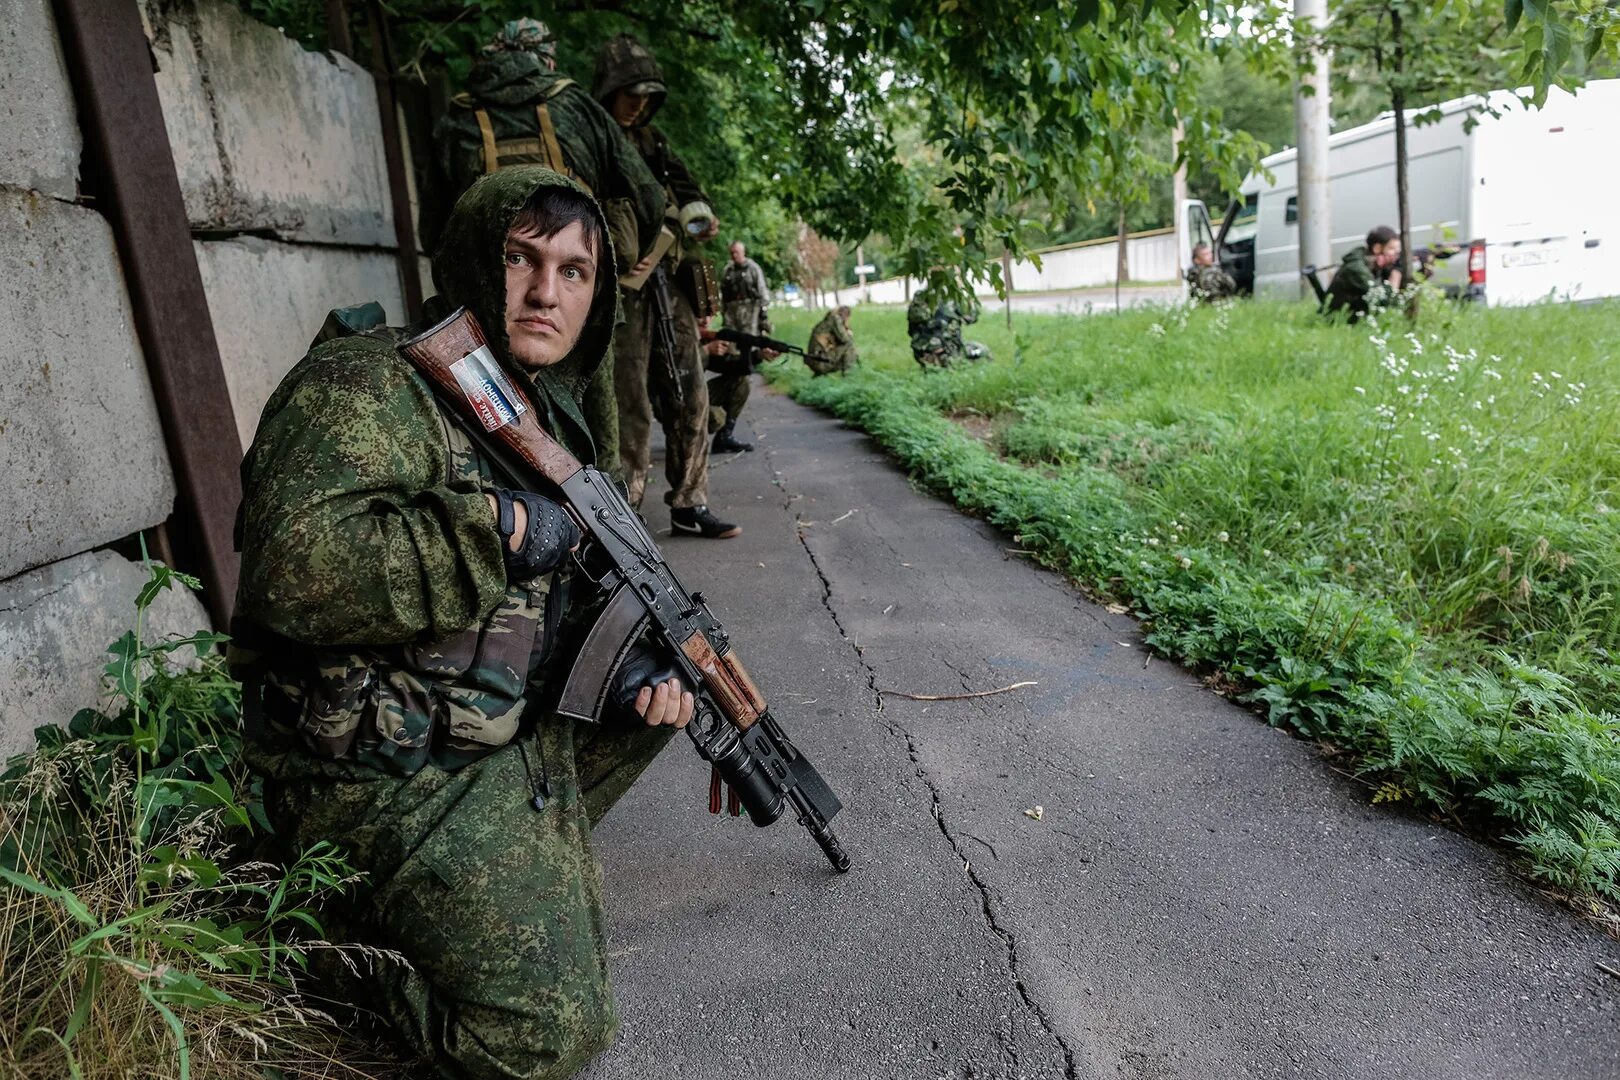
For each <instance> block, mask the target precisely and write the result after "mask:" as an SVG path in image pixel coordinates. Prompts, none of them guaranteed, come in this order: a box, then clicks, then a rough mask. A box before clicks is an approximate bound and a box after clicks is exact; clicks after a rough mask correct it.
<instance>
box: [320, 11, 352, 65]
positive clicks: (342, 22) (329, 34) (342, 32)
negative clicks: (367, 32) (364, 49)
mask: <svg viewBox="0 0 1620 1080" xmlns="http://www.w3.org/2000/svg"><path fill="white" fill-rule="evenodd" d="M326 47H327V48H328V49H329V50H331V51H332V52H335V53H342V54H343V55H344V56H350V57H352V56H353V55H354V37H353V35H351V34H350V33H349V8H348V5H347V4H345V3H344V2H343V0H326Z"/></svg>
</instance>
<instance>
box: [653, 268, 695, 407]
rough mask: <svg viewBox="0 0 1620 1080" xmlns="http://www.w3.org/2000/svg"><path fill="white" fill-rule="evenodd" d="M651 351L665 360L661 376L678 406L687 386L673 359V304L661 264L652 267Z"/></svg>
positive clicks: (682, 399)
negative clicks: (662, 375)
mask: <svg viewBox="0 0 1620 1080" xmlns="http://www.w3.org/2000/svg"><path fill="white" fill-rule="evenodd" d="M649 284H650V285H651V286H652V309H653V349H652V351H653V354H654V355H656V356H659V357H661V358H662V359H663V361H664V377H665V379H666V380H667V381H668V382H669V394H670V397H671V398H672V399H673V401H674V403H675V407H676V408H677V409H679V408H680V407H681V405H682V404H684V403H685V400H686V388H685V387H683V386H682V385H681V365H680V364H679V363H677V362H676V359H675V306H674V304H673V302H671V300H670V298H669V275H668V274H667V273H665V272H664V264H663V263H659V264H658V265H657V266H655V267H653V272H652V280H651V281H650V282H649Z"/></svg>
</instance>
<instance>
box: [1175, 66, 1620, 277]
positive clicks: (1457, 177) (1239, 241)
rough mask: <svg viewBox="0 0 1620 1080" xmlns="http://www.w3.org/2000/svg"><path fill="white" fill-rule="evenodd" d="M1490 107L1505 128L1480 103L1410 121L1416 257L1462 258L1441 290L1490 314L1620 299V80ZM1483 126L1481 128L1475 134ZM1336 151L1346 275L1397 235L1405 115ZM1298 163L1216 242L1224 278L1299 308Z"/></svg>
mask: <svg viewBox="0 0 1620 1080" xmlns="http://www.w3.org/2000/svg"><path fill="white" fill-rule="evenodd" d="M1489 100H1490V104H1491V106H1492V107H1493V108H1495V109H1496V110H1497V111H1498V112H1499V113H1501V115H1500V116H1498V117H1495V118H1493V117H1491V116H1489V115H1488V114H1483V113H1479V112H1478V111H1477V109H1476V108H1475V106H1477V105H1478V104H1479V103H1480V102H1481V101H1482V99H1481V98H1480V97H1478V96H1475V97H1471V98H1459V99H1458V100H1456V101H1448V102H1446V103H1445V104H1443V105H1440V106H1438V107H1437V109H1436V110H1434V111H1438V113H1439V115H1440V118H1439V120H1438V121H1436V122H1434V123H1426V124H1423V125H1421V126H1419V125H1417V124H1414V123H1412V118H1413V117H1415V116H1417V115H1419V114H1421V113H1424V112H1428V111H1430V110H1419V109H1412V110H1408V112H1407V129H1406V139H1407V153H1408V158H1409V164H1408V173H1407V176H1408V185H1409V191H1410V194H1411V213H1412V246H1413V247H1414V248H1419V247H1425V246H1428V247H1433V246H1435V245H1438V244H1448V243H1449V244H1456V245H1461V246H1462V247H1463V248H1464V253H1463V254H1462V255H1459V256H1458V257H1456V258H1452V259H1449V260H1446V261H1443V262H1441V263H1439V264H1438V266H1437V270H1436V274H1435V280H1436V282H1437V283H1438V284H1440V285H1442V286H1444V287H1445V288H1446V290H1447V291H1448V292H1453V293H1458V294H1463V295H1467V296H1470V297H1472V298H1474V299H1478V300H1482V301H1484V302H1487V303H1490V304H1527V303H1532V302H1534V301H1537V300H1542V299H1546V298H1549V297H1552V298H1555V299H1573V300H1592V299H1598V298H1600V297H1605V296H1620V200H1617V199H1616V198H1615V197H1614V195H1613V192H1612V191H1611V190H1610V187H1611V185H1612V184H1613V183H1614V182H1615V178H1616V177H1617V176H1620V138H1617V134H1620V132H1617V130H1616V125H1617V124H1620V79H1602V80H1596V81H1593V82H1590V83H1588V84H1587V85H1586V86H1584V87H1582V88H1581V90H1580V91H1579V93H1577V94H1569V93H1566V92H1564V91H1562V90H1553V91H1551V92H1550V93H1549V94H1548V97H1547V104H1546V105H1545V106H1544V107H1543V108H1541V109H1536V108H1534V107H1532V106H1525V105H1523V104H1521V103H1520V101H1519V99H1518V98H1517V97H1516V96H1515V95H1514V94H1512V93H1510V92H1508V91H1496V92H1494V93H1492V94H1491V95H1490V99H1489ZM1471 116H1472V117H1475V118H1476V119H1477V121H1478V122H1477V123H1476V124H1475V125H1474V126H1473V129H1472V130H1471V131H1470V130H1465V128H1466V127H1467V123H1466V121H1467V120H1468V119H1469V118H1470V117H1471ZM1328 147H1329V150H1328V169H1329V173H1330V185H1331V197H1332V204H1333V207H1332V208H1333V223H1332V234H1333V259H1334V262H1335V264H1337V262H1338V260H1339V259H1341V258H1343V257H1344V254H1345V252H1347V251H1349V250H1350V249H1351V248H1354V247H1357V246H1359V245H1361V244H1363V243H1365V241H1366V235H1367V231H1368V230H1369V229H1371V228H1373V227H1374V226H1377V225H1388V226H1390V227H1392V228H1398V227H1399V222H1398V221H1397V210H1396V204H1395V124H1394V119H1393V114H1390V115H1385V116H1381V117H1379V118H1378V119H1377V120H1374V121H1373V122H1372V123H1370V124H1363V125H1362V126H1360V127H1357V128H1351V129H1350V130H1348V131H1340V132H1337V133H1335V134H1334V135H1332V136H1331V137H1330V139H1329V140H1328ZM1295 154H1296V151H1295V150H1293V149H1288V150H1284V151H1282V152H1281V153H1277V154H1272V155H1271V156H1270V157H1268V158H1265V159H1264V160H1263V161H1262V162H1261V165H1262V170H1261V171H1257V172H1255V173H1254V174H1253V175H1251V176H1250V177H1249V178H1248V179H1247V180H1245V181H1244V182H1243V186H1242V188H1241V189H1240V192H1241V197H1240V198H1239V199H1238V200H1235V201H1234V202H1233V203H1232V205H1231V206H1230V207H1228V209H1227V213H1226V216H1225V220H1224V221H1223V222H1222V225H1221V227H1222V233H1221V235H1220V236H1219V237H1218V238H1217V239H1218V241H1219V243H1218V245H1217V248H1218V250H1219V251H1220V257H1221V261H1222V263H1223V265H1225V266H1226V267H1227V268H1228V271H1229V272H1231V273H1232V275H1233V276H1234V277H1235V278H1237V279H1238V283H1239V285H1240V286H1241V287H1243V288H1245V289H1252V290H1253V292H1254V293H1255V295H1257V296H1264V297H1278V298H1285V299H1294V298H1297V297H1298V296H1299V295H1300V268H1299V226H1298V225H1297V224H1296V223H1295V220H1296V216H1297V213H1298V198H1297V189H1296V183H1297V181H1296V171H1295V160H1294V159H1295ZM1265 171H1269V172H1270V173H1271V174H1272V176H1273V177H1274V179H1273V180H1271V181H1267V180H1266V178H1265V176H1264V172H1265ZM1184 214H1185V215H1186V216H1185V217H1184V220H1185V221H1186V228H1187V229H1188V231H1189V233H1190V238H1191V239H1192V240H1194V241H1196V240H1197V239H1199V238H1200V237H1201V236H1204V235H1207V234H1208V232H1209V224H1208V214H1207V212H1206V211H1205V209H1204V207H1203V205H1202V204H1201V203H1197V202H1196V201H1190V202H1189V204H1188V205H1187V207H1186V208H1185V210H1184ZM1189 246H1190V245H1189ZM1464 255H1465V256H1466V257H1464ZM1182 258H1183V260H1186V261H1188V262H1190V259H1191V255H1190V250H1189V251H1184V252H1183V253H1182ZM1322 269H1323V271H1324V272H1323V274H1322V277H1323V279H1324V280H1326V279H1327V278H1328V277H1329V276H1330V275H1329V273H1328V272H1327V268H1326V267H1324V268H1322Z"/></svg>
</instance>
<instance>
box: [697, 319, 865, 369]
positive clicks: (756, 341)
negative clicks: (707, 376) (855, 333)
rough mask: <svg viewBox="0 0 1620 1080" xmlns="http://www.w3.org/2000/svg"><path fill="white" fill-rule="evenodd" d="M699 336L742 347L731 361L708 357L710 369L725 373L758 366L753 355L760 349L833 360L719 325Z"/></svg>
mask: <svg viewBox="0 0 1620 1080" xmlns="http://www.w3.org/2000/svg"><path fill="white" fill-rule="evenodd" d="M699 336H700V337H701V338H702V339H703V340H704V341H729V342H730V343H731V344H733V345H736V346H739V347H740V348H741V349H742V352H741V353H740V354H739V355H738V357H737V358H736V359H735V360H732V362H731V363H727V362H726V361H727V360H731V358H730V357H711V358H710V359H709V362H708V366H709V367H710V368H711V369H713V370H715V371H718V372H720V373H722V374H726V375H747V374H748V373H749V372H751V371H753V370H754V369H755V368H757V367H758V366H759V361H757V360H755V359H754V357H755V356H756V355H758V353H759V352H760V351H762V350H769V351H770V352H777V353H793V354H794V355H795V356H803V357H806V358H811V357H813V358H814V359H816V360H826V361H827V363H829V364H830V363H832V362H833V361H831V360H829V359H827V358H826V357H824V356H822V355H820V354H819V353H806V352H805V351H804V350H803V349H801V348H799V347H798V346H797V345H789V344H788V343H787V342H785V341H778V340H776V339H775V338H771V337H766V336H765V335H763V334H745V333H743V332H742V331H741V330H733V329H731V328H730V327H721V328H720V329H719V330H703V331H700V332H699Z"/></svg>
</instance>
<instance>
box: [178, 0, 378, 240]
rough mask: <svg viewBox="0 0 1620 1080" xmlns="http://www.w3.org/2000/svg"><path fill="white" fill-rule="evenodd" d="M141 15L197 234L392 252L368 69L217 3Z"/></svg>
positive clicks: (188, 0)
mask: <svg viewBox="0 0 1620 1080" xmlns="http://www.w3.org/2000/svg"><path fill="white" fill-rule="evenodd" d="M146 14H147V17H148V20H149V28H150V33H151V37H152V47H153V52H154V54H155V55H156V56H157V59H158V66H159V69H160V70H159V72H158V76H157V78H158V90H159V95H160V97H161V98H162V101H163V115H164V122H165V126H166V127H167V128H168V134H169V142H170V144H171V145H172V146H173V148H174V156H175V166H176V168H177V169H178V171H179V174H180V179H181V190H182V191H183V193H184V195H185V200H186V212H187V215H188V216H189V217H190V219H191V224H192V227H193V228H194V229H197V230H204V231H213V230H219V231H249V230H253V231H267V232H271V233H274V234H275V235H276V236H278V237H280V238H282V239H286V240H301V241H308V242H313V243H331V244H350V245H356V246H363V247H387V246H392V245H393V243H394V225H393V212H392V204H391V203H390V201H389V196H388V181H387V169H386V164H385V162H384V158H383V149H382V134H381V121H380V119H379V117H378V113H377V93H376V88H375V87H374V85H373V84H372V80H371V76H370V75H369V74H367V73H366V72H365V71H364V70H363V69H361V68H360V66H359V65H357V64H356V63H354V61H352V60H349V59H348V58H346V57H335V56H332V55H329V54H326V53H317V52H308V51H306V50H305V49H304V48H303V47H302V46H301V45H299V44H298V43H297V42H296V41H293V40H291V39H289V38H287V37H286V36H284V35H283V34H282V33H281V32H280V31H278V30H276V29H275V28H274V27H271V26H266V25H264V24H263V23H260V22H258V21H256V20H254V19H252V18H249V17H248V16H247V15H245V14H243V13H242V12H241V11H240V10H239V9H238V8H237V7H236V6H235V5H234V4H229V3H224V2H221V0H183V2H179V3H169V4H164V5H162V6H161V7H160V6H159V5H157V4H155V3H153V2H150V0H149V2H148V3H147V6H146Z"/></svg>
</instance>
